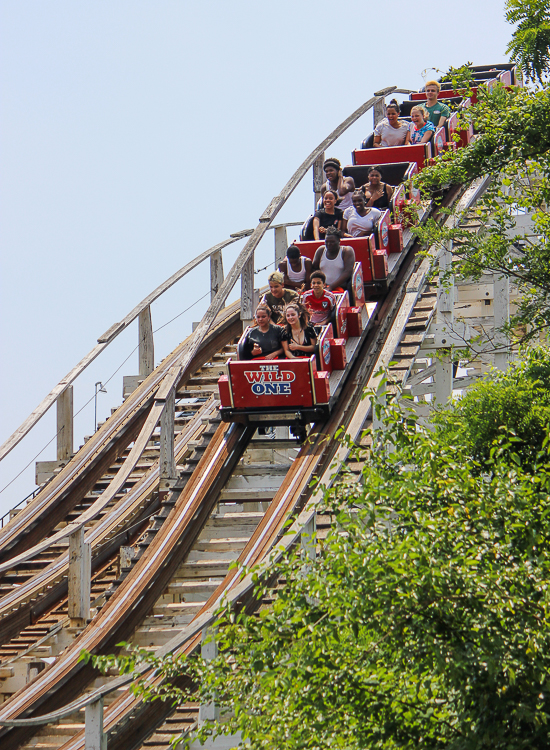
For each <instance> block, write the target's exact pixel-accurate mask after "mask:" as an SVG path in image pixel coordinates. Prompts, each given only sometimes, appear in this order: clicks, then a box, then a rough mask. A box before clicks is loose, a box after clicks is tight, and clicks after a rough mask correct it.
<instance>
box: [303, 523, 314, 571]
mask: <svg viewBox="0 0 550 750" xmlns="http://www.w3.org/2000/svg"><path fill="white" fill-rule="evenodd" d="M316 531H317V516H316V515H313V516H312V517H311V518H310V520H309V521H308V522H307V523H306V525H305V526H304V528H303V530H302V536H301V538H300V544H301V547H302V558H303V560H304V561H305V562H306V565H305V570H307V569H308V568H309V566H308V565H307V563H308V562H315V558H316V557H317V539H316V536H315V534H316Z"/></svg>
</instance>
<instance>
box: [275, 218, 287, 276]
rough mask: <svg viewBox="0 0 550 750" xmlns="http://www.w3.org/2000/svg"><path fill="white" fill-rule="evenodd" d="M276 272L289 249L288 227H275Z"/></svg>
mask: <svg viewBox="0 0 550 750" xmlns="http://www.w3.org/2000/svg"><path fill="white" fill-rule="evenodd" d="M274 231H275V270H277V267H278V265H279V263H280V262H281V261H282V260H284V258H285V256H286V251H287V248H288V237H287V233H286V227H275V230H274Z"/></svg>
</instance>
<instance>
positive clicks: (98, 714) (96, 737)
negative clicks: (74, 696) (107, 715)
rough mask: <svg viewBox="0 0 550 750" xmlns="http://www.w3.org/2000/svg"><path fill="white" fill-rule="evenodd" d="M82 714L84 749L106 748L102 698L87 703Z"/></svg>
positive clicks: (98, 749)
mask: <svg viewBox="0 0 550 750" xmlns="http://www.w3.org/2000/svg"><path fill="white" fill-rule="evenodd" d="M84 715H85V722H86V723H85V729H84V743H85V745H84V746H85V750H107V735H106V734H105V732H104V731H103V698H100V699H99V700H97V701H94V703H88V705H87V706H86V709H85V712H84Z"/></svg>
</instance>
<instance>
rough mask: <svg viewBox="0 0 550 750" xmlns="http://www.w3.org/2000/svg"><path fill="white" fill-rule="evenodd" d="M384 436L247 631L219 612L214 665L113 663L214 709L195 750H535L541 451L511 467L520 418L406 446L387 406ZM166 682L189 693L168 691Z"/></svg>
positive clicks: (529, 367)
mask: <svg viewBox="0 0 550 750" xmlns="http://www.w3.org/2000/svg"><path fill="white" fill-rule="evenodd" d="M548 362H549V358H548V355H544V357H543V356H542V354H541V356H540V358H539V359H537V357H535V356H533V357H531V358H530V359H529V360H528V361H527V362H526V363H525V365H523V366H520V367H518V368H516V369H515V370H514V371H513V372H512V373H510V374H509V376H508V377H509V378H510V379H513V378H514V377H516V378H517V379H518V380H519V381H521V382H520V385H521V386H522V387H523V388H524V389H525V390H527V391H529V388H530V387H531V386H530V384H529V383H527V382H525V381H526V380H529V379H531V380H532V381H533V383H535V382H536V379H537V378H536V377H535V375H536V373H537V367H540V378H541V380H542V381H544V382H546V381H545V379H546V378H547V377H548ZM527 374H528V376H527ZM499 382H500V381H499ZM496 387H497V388H499V387H500V385H499V384H498V383H497V386H496ZM529 392H530V393H531V398H532V401H533V402H535V403H534V404H533V408H534V411H535V412H536V409H537V405H540V406H541V409H544V408H546V409H547V408H548V398H547V394H546V393H543V389H542V388H538V387H534V388H533V389H532V390H531V391H529ZM479 393H480V401H481V402H480V407H481V408H485V404H486V403H487V401H486V400H485V401H484V399H486V398H487V394H486V393H484V392H483V391H479ZM506 398H507V399H508V402H511V401H512V400H513V399H512V395H511V394H510V393H508V394H507V396H506ZM494 402H495V403H497V404H498V403H499V401H498V398H497V399H494ZM518 402H519V403H522V398H521V397H520V398H519V399H518ZM538 402H540V404H538ZM489 403H492V402H491V401H490V400H489ZM472 409H473V407H472ZM495 412H498V409H495ZM467 413H470V412H467V410H463V411H460V409H459V411H458V412H457V415H458V416H457V419H464V418H465V417H466V416H467ZM385 424H386V431H385V432H384V438H383V439H384V440H386V441H387V443H388V444H391V445H392V446H393V450H392V451H386V450H383V449H382V447H381V446H380V445H379V447H378V449H377V450H375V451H372V452H371V453H369V454H368V455H366V456H364V459H365V466H364V469H363V476H362V480H363V481H362V482H360V483H358V482H352V481H344V482H343V483H341V484H340V485H338V486H336V487H334V488H332V489H331V490H330V491H328V492H327V493H326V494H325V497H324V501H323V503H324V507H323V510H324V512H327V513H330V514H331V515H332V516H333V519H334V523H333V526H332V530H331V531H330V532H329V534H328V536H327V538H326V539H325V540H324V541H323V542H322V543H318V555H317V558H316V559H315V560H313V561H312V560H309V559H306V558H305V557H304V556H303V554H302V552H301V550H300V549H296V548H295V549H294V550H293V551H291V552H290V553H288V554H285V555H283V557H282V559H281V561H280V562H278V563H276V564H275V565H272V566H270V567H269V568H268V569H267V570H265V571H264V572H263V573H262V572H260V573H258V574H257V576H256V578H257V583H256V588H255V592H254V600H255V603H256V608H259V607H260V606H261V605H263V606H262V608H261V611H260V612H259V614H258V613H256V614H247V613H246V612H244V611H241V612H240V613H235V612H234V611H232V610H231V609H229V608H226V609H224V610H222V611H221V612H220V615H219V619H218V621H217V623H216V628H217V636H216V640H217V645H218V648H219V655H218V656H217V657H216V658H215V659H213V660H212V661H204V660H202V659H201V658H199V657H192V658H190V659H188V658H185V657H181V658H173V659H172V658H171V659H169V660H165V661H162V660H161V661H159V660H157V659H155V658H154V657H153V655H149V656H147V655H146V654H144V653H143V652H137V653H136V654H135V655H134V657H131V658H130V659H128V658H127V657H124V659H123V660H122V661H121V662H119V663H120V664H122V666H123V667H124V669H125V670H126V671H132V670H133V669H135V667H136V666H137V665H139V663H140V661H142V660H144V659H145V661H148V663H150V664H151V665H152V666H154V667H155V668H156V669H157V670H158V673H157V674H164V675H165V677H166V682H165V683H164V685H163V686H162V687H160V688H155V689H151V688H150V687H147V688H145V695H146V696H147V697H148V698H150V699H162V700H179V701H184V700H188V699H191V698H192V699H193V700H201V701H202V702H205V703H208V702H211V701H215V702H217V703H218V705H219V706H220V708H221V710H222V714H224V713H225V716H226V719H225V721H224V722H223V723H222V724H208V725H205V726H203V728H202V730H201V732H200V733H199V736H200V737H202V738H203V739H204V738H205V737H206V736H208V735H209V734H211V733H214V734H215V733H216V732H225V733H229V732H231V733H234V732H237V731H240V732H242V737H243V741H246V743H247V745H248V746H249V747H250V748H252V750H267V748H270V750H271V748H274V747H285V748H289V749H290V750H298V748H334V747H341V748H350V749H354V748H357V750H359V748H369V749H370V748H373V749H376V748H380V749H381V748H384V749H386V748H411V747H415V746H418V747H422V748H453V749H454V748H461V749H463V748H467V749H468V750H477V749H478V748H479V749H480V750H481V749H482V748H492V749H493V750H499V749H500V748H502V749H503V750H504V748H506V750H516V749H517V750H519V749H520V748H545V747H548V746H549V745H550V727H549V725H548V717H549V712H550V676H549V675H550V492H549V490H550V475H549V468H550V455H549V451H548V448H549V441H548V438H547V437H545V438H544V439H543V440H541V442H540V451H539V456H538V460H537V461H536V462H535V463H533V462H530V461H529V462H527V463H525V462H524V459H523V456H522V453H521V449H522V447H523V446H524V445H528V444H529V439H530V438H529V436H530V434H531V426H530V424H524V422H522V420H521V419H519V418H518V419H516V420H515V422H514V421H513V420H511V425H514V426H515V427H516V432H517V438H518V440H519V441H520V442H516V441H515V439H511V438H510V433H509V432H504V433H502V434H501V436H500V437H498V433H499V430H498V428H496V429H491V426H490V425H489V428H487V427H485V426H484V425H480V426H479V428H478V429H477V432H476V430H475V429H473V430H472V434H475V435H476V436H477V438H478V443H476V444H475V445H474V444H473V442H472V440H471V439H470V438H471V435H470V436H469V435H468V434H467V433H466V432H465V431H464V430H453V429H444V428H441V429H439V430H436V431H435V432H429V431H426V430H423V429H421V428H420V426H419V425H417V423H416V420H415V417H414V414H412V413H411V412H409V410H408V409H407V408H406V407H404V406H402V405H401V406H396V405H393V406H390V408H389V409H388V411H387V413H386V418H385ZM451 426H452V421H451ZM524 427H525V432H522V430H523V428H524ZM482 439H486V440H487V441H488V442H487V445H486V446H482V445H481V442H480V441H481V440H482ZM517 446H519V448H520V450H519V451H518V450H517ZM475 452H477V453H479V454H480V455H482V458H483V463H481V461H478V460H477V459H476V457H475V455H473V454H474V453H475ZM277 581H284V586H281V587H280V588H278V589H277V590H276V591H274V589H273V586H274V584H275V583H276V582H277ZM270 600H271V602H270ZM266 602H270V604H269V606H265V605H266ZM251 609H252V606H251V603H250V602H249V603H248V606H247V611H248V612H250V611H251ZM98 663H99V664H103V666H108V665H110V664H111V663H112V660H110V659H107V660H106V659H105V658H102V659H99V660H98ZM182 674H186V675H188V676H189V677H190V678H191V679H192V680H193V682H195V683H197V684H200V689H199V693H198V694H197V693H189V694H187V693H186V692H185V691H184V690H180V689H178V688H174V687H171V686H170V683H171V682H172V681H173V680H174V678H175V676H177V675H179V676H181V675H182ZM180 684H181V683H180ZM135 689H136V691H137V692H138V693H139V692H140V690H141V688H140V685H139V682H138V683H137V684H136V688H135Z"/></svg>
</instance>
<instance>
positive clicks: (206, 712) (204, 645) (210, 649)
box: [199, 628, 220, 726]
mask: <svg viewBox="0 0 550 750" xmlns="http://www.w3.org/2000/svg"><path fill="white" fill-rule="evenodd" d="M215 635H216V631H215V630H213V629H212V628H203V631H202V641H201V656H202V658H203V659H204V660H205V661H211V660H212V659H215V658H216V656H217V655H218V644H217V643H216V638H215ZM219 718H220V709H219V707H218V706H217V705H216V703H215V702H214V701H213V702H212V703H203V704H201V705H200V706H199V726H202V724H204V723H205V722H206V721H218V719H219Z"/></svg>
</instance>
